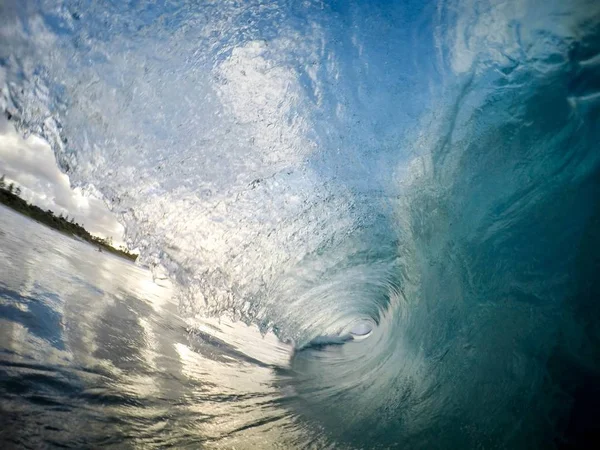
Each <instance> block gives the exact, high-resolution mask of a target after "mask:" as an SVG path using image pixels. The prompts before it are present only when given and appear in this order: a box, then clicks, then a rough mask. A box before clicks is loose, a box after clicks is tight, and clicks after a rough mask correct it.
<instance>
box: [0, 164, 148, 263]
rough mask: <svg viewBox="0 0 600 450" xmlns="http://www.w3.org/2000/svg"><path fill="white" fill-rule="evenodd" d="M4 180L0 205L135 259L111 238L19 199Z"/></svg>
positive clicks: (0, 185) (0, 184)
mask: <svg viewBox="0 0 600 450" xmlns="http://www.w3.org/2000/svg"><path fill="white" fill-rule="evenodd" d="M5 180H6V179H5V176H4V175H2V177H1V178H0V203H2V204H4V205H5V206H8V207H9V208H11V209H13V210H15V211H17V212H19V213H21V214H23V215H25V216H27V217H30V218H32V219H34V220H36V221H37V222H40V223H43V224H44V225H47V226H49V227H50V228H54V229H55V230H58V231H60V232H62V233H64V234H67V235H70V236H77V237H78V238H80V239H82V240H84V241H86V242H89V243H90V244H93V245H95V246H97V247H98V249H99V250H106V251H108V252H110V253H114V254H116V255H118V256H121V257H123V258H126V259H129V260H131V261H135V260H136V259H137V257H138V255H136V254H133V253H129V251H128V250H127V249H126V248H124V247H120V248H115V247H113V242H112V238H110V237H108V238H106V239H104V238H100V237H97V236H93V235H92V234H91V233H90V232H89V231H87V230H86V229H85V228H83V226H82V225H80V224H78V223H77V222H75V219H74V218H69V216H63V215H62V214H60V215H58V216H56V215H55V214H54V212H53V211H51V210H49V209H48V210H43V209H42V208H40V207H39V206H36V205H33V204H31V203H28V202H26V201H25V200H24V199H23V198H21V188H20V187H18V186H15V184H14V183H10V184H8V185H7V183H6V181H5Z"/></svg>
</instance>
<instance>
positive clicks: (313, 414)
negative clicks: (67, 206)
mask: <svg viewBox="0 0 600 450" xmlns="http://www.w3.org/2000/svg"><path fill="white" fill-rule="evenodd" d="M599 80H600V3H599V2H597V1H594V0H571V1H558V0H546V1H544V2H540V1H537V0H509V1H495V0H439V1H431V2H422V1H417V0H408V1H403V2H399V1H398V2H393V1H366V0H365V1H331V2H328V1H320V0H319V1H317V0H314V1H312V0H306V1H292V0H289V1H286V0H280V1H258V0H256V1H255V0H249V1H205V2H198V1H191V0H190V1H186V0H171V1H167V0H159V1H150V0H128V1H106V2H97V1H92V0H2V1H0V109H2V110H3V111H4V113H5V114H6V116H7V117H9V118H10V120H11V122H13V123H14V124H15V126H16V127H17V129H18V131H19V132H21V133H22V134H23V135H24V136H27V135H29V134H35V135H38V136H40V137H42V138H44V139H45V140H46V141H47V142H48V143H49V144H50V145H51V147H52V150H53V151H54V154H55V156H56V160H57V163H58V164H59V166H60V168H61V170H63V171H64V172H65V173H67V174H68V175H69V177H70V180H71V182H72V184H73V185H74V186H76V187H80V188H82V189H83V190H84V191H85V192H87V193H88V194H89V195H94V196H97V197H100V198H102V199H103V200H104V201H105V202H106V204H107V205H108V206H109V208H110V209H111V210H112V212H113V213H114V214H115V215H116V216H117V218H118V220H119V221H120V222H121V223H122V224H123V225H124V226H125V229H126V241H127V244H128V245H129V247H130V248H136V249H139V250H140V253H141V256H140V264H142V265H143V266H145V267H149V268H150V269H151V270H152V273H153V274H154V276H155V278H156V279H163V278H169V279H170V280H172V282H173V296H174V297H175V299H176V302H177V315H178V317H180V318H181V319H177V320H181V321H183V323H185V325H184V326H183V327H184V328H185V334H186V336H187V339H189V342H191V343H190V344H189V349H190V350H189V351H190V352H193V351H195V350H197V347H198V345H196V344H197V343H198V342H208V343H210V345H211V346H213V347H214V349H213V350H211V351H212V352H214V353H213V357H214V360H212V362H207V361H211V357H210V355H208V356H207V354H203V355H204V356H203V358H204V359H202V360H201V361H200V362H198V364H200V366H201V365H202V364H211V365H210V367H213V364H214V367H216V368H215V369H214V370H215V371H216V372H215V373H221V372H219V371H220V370H225V369H223V367H228V365H230V364H234V363H233V362H231V361H242V360H243V361H244V364H250V365H255V366H256V368H260V371H268V372H269V376H268V377H267V376H266V375H265V377H266V378H265V379H268V380H269V381H264V383H263V384H262V385H263V386H267V385H268V386H269V387H268V389H269V396H272V397H269V399H270V400H269V405H268V407H269V408H275V410H276V411H277V416H278V417H287V418H293V423H294V426H288V425H281V426H279V427H278V428H277V427H276V428H277V429H278V432H277V433H275V434H273V433H266V434H265V436H266V437H265V438H264V440H260V441H256V440H248V441H244V439H240V440H239V441H236V444H235V445H236V446H237V447H236V448H277V447H279V448H290V447H292V448H356V449H361V448H362V449H366V448H407V449H419V448H422V449H430V448H443V449H446V448H448V449H453V448H456V449H465V448H486V449H487V448H498V449H503V448H506V449H517V448H527V449H532V448H576V447H577V446H578V445H583V444H582V443H586V444H589V443H590V442H592V440H593V439H598V434H597V432H596V433H595V434H594V433H593V432H592V431H590V430H592V429H593V427H594V426H593V425H592V423H591V421H592V417H593V416H594V414H595V413H594V411H595V412H596V413H597V411H598V404H600V393H599V392H598V390H597V389H596V388H593V386H595V385H596V383H597V382H598V380H600V342H599V340H600V335H599V334H598V330H599V329H600V328H598V325H599V323H600V322H599V319H600V310H599V303H598V294H599V290H600V285H599V284H598V274H599V273H600V259H599V256H598V255H599V254H600V149H599V148H598V146H599V145H600V121H599V118H600V84H599ZM11 220H13V219H11ZM15 239H16V238H15ZM61 245H62V244H61ZM96 256H97V255H96ZM76 266H77V265H75V266H74V267H76ZM57 270H59V269H57ZM119 270H125V269H119ZM136 276H138V275H136ZM140 276H141V275H140ZM92 284H93V283H92ZM60 289H63V288H62V287H61V288H60ZM11 292H12V291H11ZM156 311H158V310H156ZM156 314H157V318H156V319H155V320H156V321H160V320H161V319H160V317H161V316H160V314H159V313H158V312H156ZM169 314H170V313H169ZM168 317H169V318H168V319H167V318H165V319H164V320H165V321H166V320H172V319H171V318H170V315H168ZM224 324H226V325H224ZM194 343H196V344H194ZM215 343H216V344H215ZM178 345H179V344H178ZM207 345H208V344H207ZM200 347H201V346H200ZM224 349H227V350H224ZM198 351H199V350H198ZM222 352H225V353H226V355H228V356H227V357H225V356H223V354H222ZM209 353H210V352H209ZM215 355H216V356H215ZM282 355H285V356H282ZM228 358H230V359H231V361H230V360H229V359H228ZM224 361H225V362H224ZM207 367H208V366H207ZM219 367H220V368H219ZM165 370H168V369H165ZM257 370H259V369H257ZM223 373H225V372H223ZM227 373H229V372H227ZM261 373H262V372H261ZM229 376H231V375H227V376H225V378H224V379H227V377H229ZM261 376H262V375H261ZM236 380H237V378H236ZM211 382H212V383H213V384H214V386H215V389H216V391H218V390H219V386H221V385H220V383H222V389H223V392H228V391H227V389H231V386H230V385H229V384H228V381H221V380H220V379H218V377H217V378H216V379H214V380H211ZM236 382H237V383H239V385H237V386H236V389H237V390H238V392H237V393H236V395H232V396H230V397H227V398H226V399H223V402H224V406H223V408H224V409H223V410H222V411H220V412H219V417H220V418H221V419H222V418H226V417H227V415H228V414H234V411H236V407H237V406H236V405H238V403H237V402H239V401H241V399H243V398H244V392H246V391H245V390H244V389H245V388H244V386H245V385H244V382H243V381H241V380H238V381H236ZM250 384H252V383H250ZM254 388H255V386H253V387H252V389H254ZM265 389H266V388H265ZM249 392H250V391H248V392H246V393H248V395H250V394H249ZM271 402H273V403H271ZM590 405H592V406H590ZM594 405H595V406H594ZM238 406H239V405H238ZM165 407H166V406H165ZM199 407H200V408H201V402H200V404H199ZM262 407H265V408H266V406H261V404H260V403H259V404H252V409H253V413H255V414H257V415H258V416H260V414H261V408H262ZM256 420H257V421H258V424H257V425H256V426H257V427H259V428H260V426H261V422H260V419H256ZM290 420H292V419H290ZM224 421H226V419H224V420H219V421H217V422H215V423H213V422H210V423H211V426H212V427H213V428H211V431H210V433H213V432H215V430H219V427H223V426H225V425H224ZM267 423H271V419H265V420H264V423H263V424H267ZM248 429H250V428H248ZM244 430H247V429H246V428H244V427H242V428H240V430H238V431H239V432H241V433H244V432H246V431H244ZM252 430H254V428H252ZM186 432H187V431H186ZM252 432H254V431H252ZM156 433H157V434H160V430H158V431H156ZM174 433H176V431H174ZM199 433H209V432H208V431H207V430H204V429H203V430H201V431H199ZM210 433H209V434H210ZM257 433H260V431H258V432H257ZM216 434H218V433H216ZM286 436H287V438H286ZM211 439H212V438H211ZM286 439H287V440H286ZM123 442H125V441H123ZM123 442H121V444H123V445H125V444H124V443H123ZM128 442H129V441H128ZM177 442H178V444H177V445H178V446H184V445H185V439H182V440H178V441H177ZM203 442H204V441H203ZM227 442H228V441H220V440H219V439H217V438H215V439H214V440H208V441H206V442H204V443H203V444H202V445H206V446H207V447H209V448H212V447H215V448H216V447H219V446H221V447H224V448H233V444H228V443H227ZM257 442H258V443H257ZM594 442H595V441H594ZM130 444H131V445H132V447H134V448H135V444H132V443H131V442H129V443H128V444H127V445H130ZM144 445H150V446H151V444H149V443H148V441H144ZM229 445H231V447H230V446H229ZM142 446H143V445H142Z"/></svg>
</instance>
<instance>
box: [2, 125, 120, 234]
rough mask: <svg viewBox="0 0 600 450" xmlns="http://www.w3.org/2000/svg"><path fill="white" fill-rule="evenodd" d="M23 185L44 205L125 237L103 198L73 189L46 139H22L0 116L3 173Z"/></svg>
mask: <svg viewBox="0 0 600 450" xmlns="http://www.w3.org/2000/svg"><path fill="white" fill-rule="evenodd" d="M1 174H4V175H6V179H7V181H9V182H10V181H13V182H14V183H15V184H16V185H18V186H20V187H21V189H22V194H21V196H22V197H23V198H24V199H25V200H27V201H28V202H30V203H33V204H35V205H38V206H39V207H40V208H43V209H51V210H52V211H54V212H55V213H57V214H60V213H62V214H68V215H69V216H70V217H73V218H74V219H75V221H76V222H78V223H80V224H82V225H84V227H85V228H86V229H87V230H88V231H90V232H91V233H92V234H96V235H101V236H112V237H113V239H114V241H115V243H117V244H120V243H121V242H122V239H123V232H124V230H123V226H122V225H121V224H120V223H119V222H117V220H116V218H115V217H114V215H113V214H112V213H111V212H110V211H109V210H108V208H107V207H106V205H105V204H104V202H102V200H100V199H98V198H94V197H90V196H89V195H84V194H83V192H82V191H81V189H78V188H76V189H71V184H70V182H69V177H68V176H67V175H65V174H64V173H62V172H61V171H60V170H59V169H58V166H57V165H56V160H55V158H54V154H53V153H52V150H51V149H50V145H48V143H47V142H46V141H44V140H43V139H41V138H38V137H36V136H30V137H29V138H27V139H23V138H22V137H21V136H20V135H19V134H18V133H17V132H16V131H15V128H14V126H13V125H12V124H11V123H10V122H8V121H7V120H6V119H5V118H2V119H0V175H1Z"/></svg>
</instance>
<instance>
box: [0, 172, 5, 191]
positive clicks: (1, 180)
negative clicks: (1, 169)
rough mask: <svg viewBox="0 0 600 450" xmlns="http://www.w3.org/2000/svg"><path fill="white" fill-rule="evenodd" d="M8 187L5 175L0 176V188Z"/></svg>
mask: <svg viewBox="0 0 600 450" xmlns="http://www.w3.org/2000/svg"><path fill="white" fill-rule="evenodd" d="M5 187H6V181H4V175H2V178H0V189H4V188H5Z"/></svg>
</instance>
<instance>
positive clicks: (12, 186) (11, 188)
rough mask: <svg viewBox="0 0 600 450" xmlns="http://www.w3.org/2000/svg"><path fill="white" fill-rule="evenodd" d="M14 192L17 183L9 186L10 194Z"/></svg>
mask: <svg viewBox="0 0 600 450" xmlns="http://www.w3.org/2000/svg"><path fill="white" fill-rule="evenodd" d="M14 190H15V183H10V185H9V186H8V192H10V193H11V194H12V193H13V191H14Z"/></svg>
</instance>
